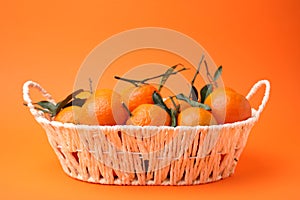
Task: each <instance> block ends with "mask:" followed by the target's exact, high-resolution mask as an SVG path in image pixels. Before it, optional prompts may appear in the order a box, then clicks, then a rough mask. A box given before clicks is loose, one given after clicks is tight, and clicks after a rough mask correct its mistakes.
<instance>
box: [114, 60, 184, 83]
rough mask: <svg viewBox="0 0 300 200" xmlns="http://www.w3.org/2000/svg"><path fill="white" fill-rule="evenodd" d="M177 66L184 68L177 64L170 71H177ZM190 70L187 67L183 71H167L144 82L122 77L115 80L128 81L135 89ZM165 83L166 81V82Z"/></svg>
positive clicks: (116, 77)
mask: <svg viewBox="0 0 300 200" xmlns="http://www.w3.org/2000/svg"><path fill="white" fill-rule="evenodd" d="M177 66H183V65H182V64H180V63H179V64H177V65H175V66H173V67H171V68H170V69H175V68H176V67H177ZM187 69H188V68H186V67H184V66H183V67H182V68H181V69H179V70H177V71H173V70H172V71H171V70H167V71H166V72H165V73H163V74H159V75H156V76H153V77H150V78H145V79H143V80H135V79H128V78H123V77H120V76H114V78H115V79H118V80H122V81H126V82H129V83H131V84H133V85H134V86H135V87H138V86H140V85H141V84H147V81H150V80H153V79H157V78H161V77H163V79H162V80H165V79H167V78H168V77H169V76H170V75H174V74H177V73H179V72H181V71H184V70H187ZM164 82H165V81H164ZM161 87H162V85H161V86H160V88H161Z"/></svg>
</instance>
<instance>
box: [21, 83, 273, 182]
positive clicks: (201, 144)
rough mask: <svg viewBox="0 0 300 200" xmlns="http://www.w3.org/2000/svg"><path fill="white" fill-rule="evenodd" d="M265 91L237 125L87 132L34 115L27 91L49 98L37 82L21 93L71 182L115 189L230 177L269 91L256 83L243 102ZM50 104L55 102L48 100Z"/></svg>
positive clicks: (107, 128) (101, 128)
mask: <svg viewBox="0 0 300 200" xmlns="http://www.w3.org/2000/svg"><path fill="white" fill-rule="evenodd" d="M262 85H265V86H266V88H265V95H264V97H263V100H262V104H261V105H260V106H259V108H258V110H255V109H252V117H251V118H249V119H247V120H245V121H241V122H235V123H231V124H224V125H213V126H196V127H181V126H178V127H175V128H173V127H167V126H163V127H154V126H149V127H137V126H119V125H117V126H88V125H74V124H69V123H65V124H63V123H60V122H56V121H51V120H48V119H47V118H46V117H45V116H44V115H43V113H41V112H40V111H37V110H35V109H34V107H33V105H32V103H31V99H30V96H29V89H30V88H31V87H34V88H37V89H38V90H40V91H41V92H42V94H43V95H44V96H45V97H46V98H47V99H48V100H52V98H51V96H50V95H49V94H48V93H47V92H46V91H45V90H44V89H43V88H41V86H40V85H39V84H37V83H35V82H32V81H28V82H26V83H25V84H24V87H23V96H24V100H25V101H26V102H27V103H28V106H29V108H30V111H31V113H32V114H33V116H34V117H35V119H36V120H37V122H38V123H39V124H40V125H41V126H42V127H43V128H44V129H45V131H46V134H47V136H48V140H49V143H50V145H51V147H52V148H53V150H54V152H55V153H56V155H57V157H58V159H59V161H60V163H61V166H62V168H63V170H64V172H65V173H66V174H68V175H69V176H71V177H73V178H76V179H79V180H82V181H87V182H92V183H100V184H117V185H194V184H202V183H208V182H213V181H217V180H220V179H223V178H226V177H229V176H230V175H232V174H233V173H234V170H235V168H236V165H237V162H238V160H239V158H240V155H241V153H242V151H243V149H244V147H245V145H246V142H247V138H248V136H249V133H250V131H251V129H252V127H253V126H254V124H255V123H256V122H257V120H258V118H259V115H260V113H261V112H262V110H263V108H264V106H265V104H266V102H267V100H268V97H269V91H270V85H269V82H268V81H266V80H263V81H259V82H258V83H257V84H255V85H254V86H253V88H252V89H251V91H250V92H249V94H248V95H247V98H250V97H251V96H252V95H253V94H254V93H255V92H256V90H257V89H258V88H259V87H261V86H262ZM52 101H53V100H52Z"/></svg>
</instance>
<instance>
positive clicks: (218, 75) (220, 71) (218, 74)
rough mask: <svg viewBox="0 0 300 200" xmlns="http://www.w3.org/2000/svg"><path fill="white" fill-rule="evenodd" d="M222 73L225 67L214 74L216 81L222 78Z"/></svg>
mask: <svg viewBox="0 0 300 200" xmlns="http://www.w3.org/2000/svg"><path fill="white" fill-rule="evenodd" d="M222 71H223V67H222V66H220V67H219V68H218V69H217V71H216V72H215V74H214V79H213V80H214V81H217V80H218V78H219V77H220V76H221V74H222Z"/></svg>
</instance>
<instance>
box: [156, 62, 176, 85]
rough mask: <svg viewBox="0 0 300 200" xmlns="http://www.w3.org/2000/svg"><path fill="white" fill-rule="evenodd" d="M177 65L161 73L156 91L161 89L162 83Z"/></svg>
mask: <svg viewBox="0 0 300 200" xmlns="http://www.w3.org/2000/svg"><path fill="white" fill-rule="evenodd" d="M176 67H177V65H175V66H173V67H170V68H169V69H168V70H167V71H166V72H165V73H164V75H163V77H162V78H161V80H160V83H159V87H158V91H160V90H161V89H162V87H163V86H164V84H165V83H166V81H167V80H168V78H169V77H170V75H171V74H172V73H173V71H174V70H175V69H176Z"/></svg>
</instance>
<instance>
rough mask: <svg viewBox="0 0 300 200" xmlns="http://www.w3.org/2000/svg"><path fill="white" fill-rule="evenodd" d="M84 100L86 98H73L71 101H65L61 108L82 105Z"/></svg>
mask: <svg viewBox="0 0 300 200" xmlns="http://www.w3.org/2000/svg"><path fill="white" fill-rule="evenodd" d="M85 102H86V99H74V100H73V101H70V102H69V103H67V104H66V105H65V106H64V107H63V108H66V107H69V106H79V107H82V105H83V104H84V103H85Z"/></svg>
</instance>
